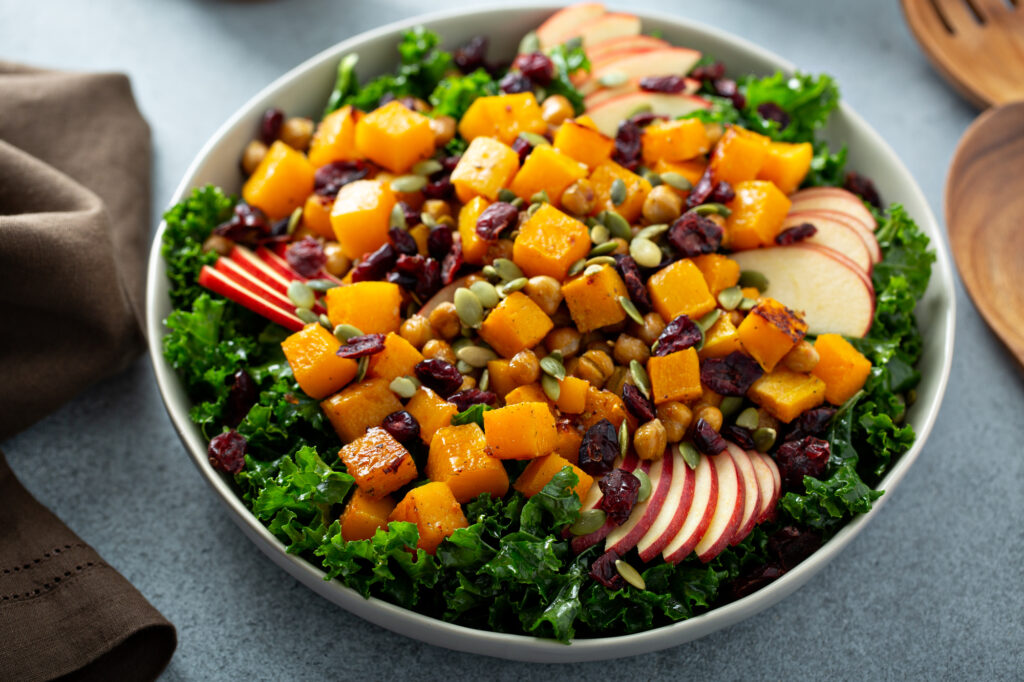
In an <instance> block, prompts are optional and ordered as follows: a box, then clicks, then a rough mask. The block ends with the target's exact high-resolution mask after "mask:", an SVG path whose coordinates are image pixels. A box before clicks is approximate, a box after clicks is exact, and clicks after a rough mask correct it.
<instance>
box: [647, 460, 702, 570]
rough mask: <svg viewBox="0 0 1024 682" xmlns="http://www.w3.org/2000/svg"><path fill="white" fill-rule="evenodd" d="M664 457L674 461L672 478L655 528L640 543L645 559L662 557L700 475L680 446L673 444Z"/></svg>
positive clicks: (648, 531) (676, 529) (652, 525)
mask: <svg viewBox="0 0 1024 682" xmlns="http://www.w3.org/2000/svg"><path fill="white" fill-rule="evenodd" d="M664 458H671V460H672V465H671V466H672V477H671V478H670V479H669V482H668V489H667V490H666V493H665V499H664V501H663V502H662V505H661V509H659V510H658V515H657V517H656V518H655V519H654V521H653V522H652V523H651V527H650V528H649V529H647V531H646V532H645V533H644V534H643V536H642V537H641V538H640V539H639V540H638V541H637V543H636V549H637V552H638V553H639V554H640V558H641V559H642V560H643V561H645V562H647V561H650V560H651V559H653V558H655V557H656V556H658V554H660V553H661V550H663V549H665V546H666V545H667V544H668V543H669V541H670V540H671V539H672V538H674V537H675V536H676V534H677V533H678V532H679V529H680V528H682V526H683V521H685V520H686V513H687V512H688V511H689V510H690V503H691V502H692V501H693V489H694V482H695V480H696V476H695V475H694V472H693V470H692V469H690V467H689V466H687V464H686V460H684V459H683V456H682V455H681V454H680V453H679V448H678V447H676V446H675V445H673V446H672V447H670V448H669V449H668V450H667V451H666V452H665V454H664V456H663V457H662V459H664Z"/></svg>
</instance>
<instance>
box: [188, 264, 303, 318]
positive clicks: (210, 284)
mask: <svg viewBox="0 0 1024 682" xmlns="http://www.w3.org/2000/svg"><path fill="white" fill-rule="evenodd" d="M199 286H201V287H205V288H207V289H209V290H210V291H212V292H214V293H216V294H220V295H221V296H223V297H224V298H227V299H229V300H231V301H234V302H235V303H238V304H239V305H241V306H244V307H246V308H248V309H249V310H251V311H253V312H254V313H256V314H258V315H262V316H263V317H265V318H267V319H268V320H270V321H271V322H276V323H277V324H279V325H281V326H282V327H284V328H286V329H289V330H291V331H293V332H297V331H299V330H300V329H302V327H303V326H304V325H303V322H302V320H300V319H299V318H297V317H296V316H295V315H294V314H292V313H291V312H289V311H287V310H283V309H281V308H280V307H279V306H276V305H274V304H273V303H271V302H270V301H268V300H267V299H265V298H262V297H261V296H260V295H258V294H256V293H255V292H253V291H251V290H249V289H247V288H245V287H244V286H242V285H241V284H239V283H238V282H236V281H234V280H233V279H231V278H230V277H228V276H227V275H225V274H224V273H222V272H218V271H217V270H214V269H213V268H211V267H210V266H209V265H204V266H203V268H202V270H200V271H199Z"/></svg>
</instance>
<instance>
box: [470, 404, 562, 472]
mask: <svg viewBox="0 0 1024 682" xmlns="http://www.w3.org/2000/svg"><path fill="white" fill-rule="evenodd" d="M484 435H485V436H486V437H487V446H488V447H489V448H490V449H491V454H492V455H494V456H495V457H497V458H498V459H533V458H534V457H540V456H541V455H546V454H548V453H549V452H551V451H552V450H553V449H554V447H555V417H554V416H553V415H552V414H551V410H550V408H548V405H547V403H542V402H536V403H517V404H515V405H506V406H505V407H500V408H498V409H496V410H488V411H487V412H484Z"/></svg>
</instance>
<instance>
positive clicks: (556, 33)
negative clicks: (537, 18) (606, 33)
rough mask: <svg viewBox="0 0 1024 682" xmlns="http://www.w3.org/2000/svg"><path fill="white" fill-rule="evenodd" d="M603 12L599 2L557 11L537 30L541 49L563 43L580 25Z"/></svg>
mask: <svg viewBox="0 0 1024 682" xmlns="http://www.w3.org/2000/svg"><path fill="white" fill-rule="evenodd" d="M604 11H605V10H604V5H602V4H601V3H599V2H583V3H580V4H578V5H570V6H569V7H566V8H565V9H560V10H558V11H557V12H555V13H554V14H552V15H551V16H550V17H548V18H547V20H546V21H545V22H544V23H543V24H541V25H540V27H538V28H537V40H539V41H540V46H541V48H548V47H554V46H555V45H560V44H561V43H564V42H565V41H566V40H567V38H568V36H569V35H571V34H572V32H573V31H575V30H576V28H577V27H578V26H579V25H580V24H585V23H587V22H589V21H591V20H593V19H597V18H598V17H600V16H601V15H602V14H604Z"/></svg>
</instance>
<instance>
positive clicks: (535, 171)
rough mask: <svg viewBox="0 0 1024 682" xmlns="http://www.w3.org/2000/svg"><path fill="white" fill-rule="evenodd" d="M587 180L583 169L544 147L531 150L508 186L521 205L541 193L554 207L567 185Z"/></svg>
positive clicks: (560, 153)
mask: <svg viewBox="0 0 1024 682" xmlns="http://www.w3.org/2000/svg"><path fill="white" fill-rule="evenodd" d="M585 177H587V167H586V166H585V165H583V164H582V163H580V162H579V161H576V160H575V159H573V158H572V157H571V156H569V155H567V154H563V153H562V152H560V151H558V150H557V149H555V148H554V147H552V146H551V145H548V144H542V145H538V146H536V147H534V148H533V151H532V152H530V155H529V156H527V157H526V161H524V162H523V167H522V168H520V169H519V172H518V173H516V176H515V177H514V178H512V184H511V185H510V186H509V189H511V190H512V191H513V192H515V193H516V195H517V196H519V197H520V198H522V200H523V201H529V200H530V197H532V196H533V195H534V194H536V193H537V192H540V191H541V190H544V191H546V192H547V193H548V198H549V199H550V200H551V203H552V204H554V205H555V206H558V205H560V204H561V198H562V192H564V191H565V190H566V189H568V187H569V185H571V184H572V183H574V182H576V181H577V180H580V179H582V178H585Z"/></svg>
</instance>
